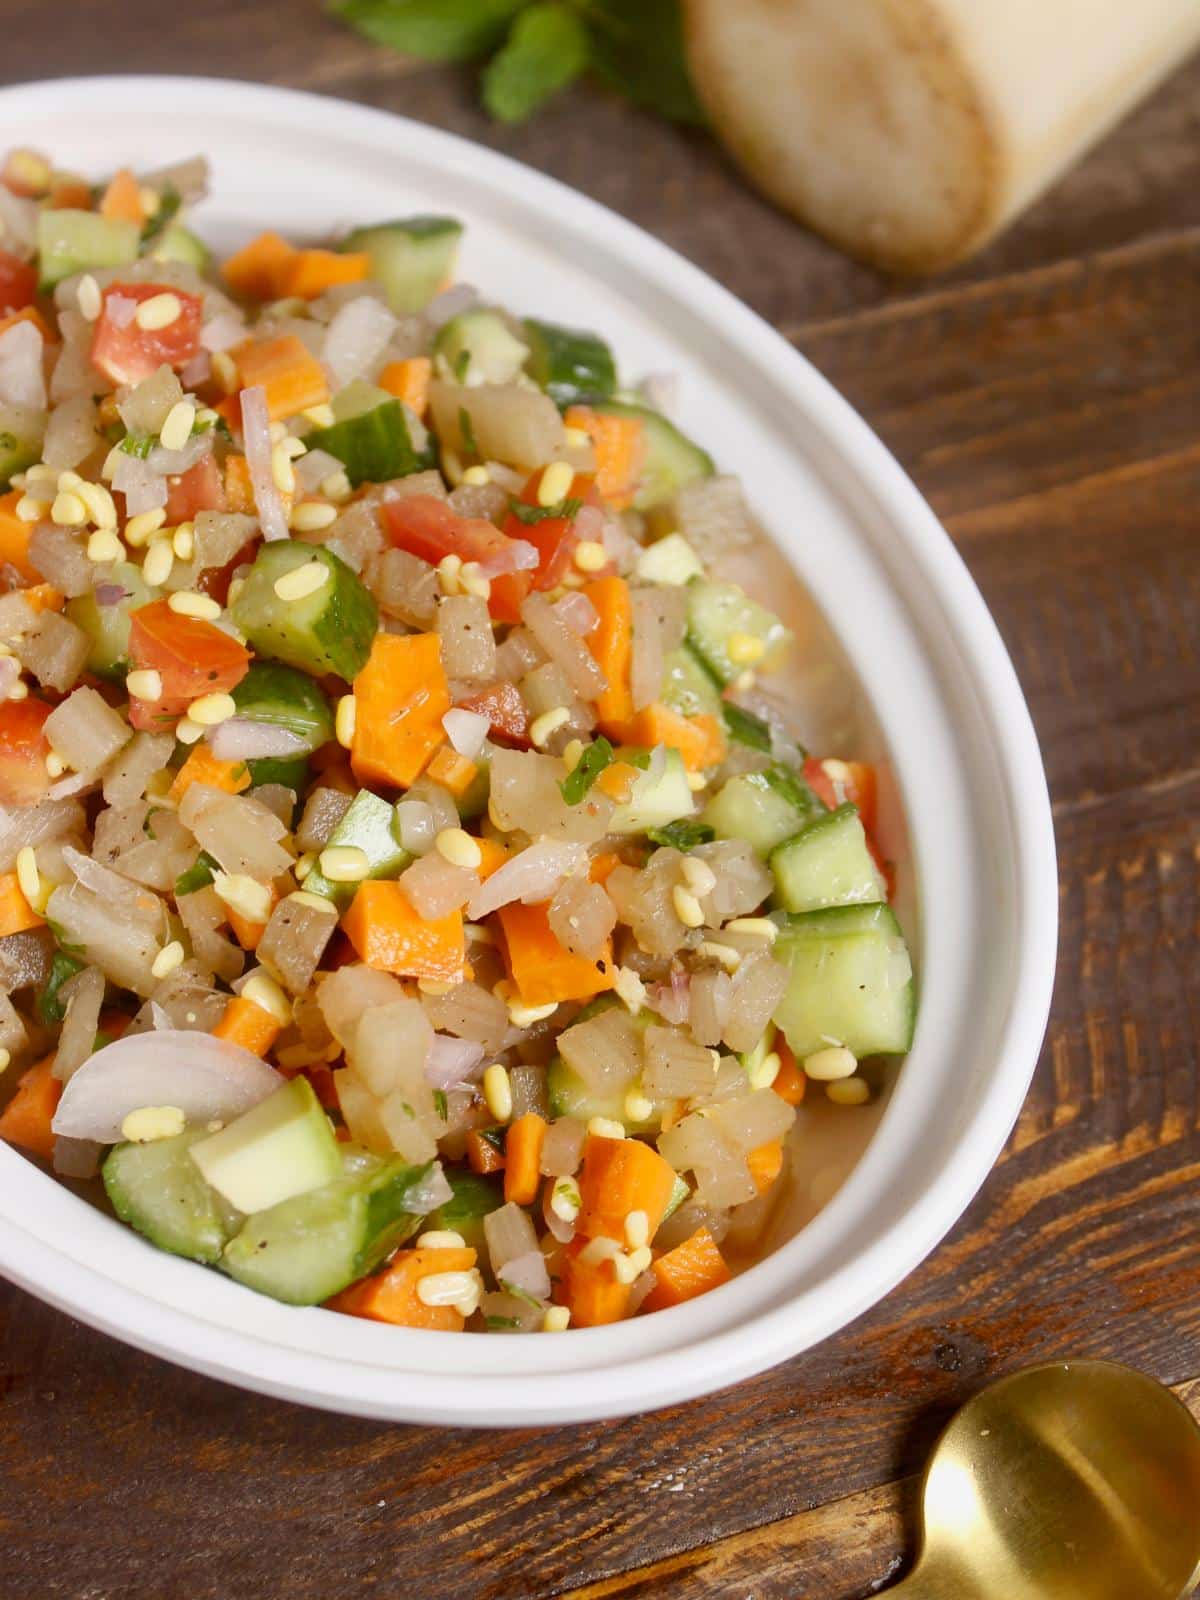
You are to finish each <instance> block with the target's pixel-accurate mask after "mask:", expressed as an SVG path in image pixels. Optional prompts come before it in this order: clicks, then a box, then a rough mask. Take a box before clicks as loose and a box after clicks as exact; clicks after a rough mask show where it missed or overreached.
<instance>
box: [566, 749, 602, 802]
mask: <svg viewBox="0 0 1200 1600" xmlns="http://www.w3.org/2000/svg"><path fill="white" fill-rule="evenodd" d="M612 759H613V747H612V745H611V744H609V742H608V740H607V739H603V738H601V739H595V740H593V742H592V743H591V744H589V745H588V747H587V749H586V750H585V751H584V752H583V754H582V755H581V756H580V758H579V760H578V761H577V762H576V764H575V766H574V768H573V770H572V771H570V772H569V773H568V774H567V776H566V777H565V778H564V779H563V780H562V782H561V783H560V784H559V786H558V787H559V788H560V789H561V790H562V797H563V799H564V800H565V801H566V802H567V804H568V805H569V806H577V805H578V804H579V803H580V801H581V800H582V799H583V797H584V795H586V794H587V792H588V790H589V789H590V788H591V787H592V785H593V784H594V783H595V781H596V779H597V778H598V777H599V776H600V774H601V773H602V772H603V771H604V769H605V767H607V766H610V765H611V763H612Z"/></svg>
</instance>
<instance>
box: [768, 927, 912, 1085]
mask: <svg viewBox="0 0 1200 1600" xmlns="http://www.w3.org/2000/svg"><path fill="white" fill-rule="evenodd" d="M772 954H773V956H774V957H775V959H776V961H779V962H782V963H783V965H784V966H785V967H787V968H788V971H789V977H788V986H787V989H786V991H785V993H784V996H783V999H782V1000H781V1001H780V1002H779V1004H778V1005H777V1006H776V1008H775V1018H774V1020H775V1022H776V1023H777V1024H778V1025H779V1027H780V1028H781V1029H782V1030H783V1033H784V1037H785V1038H786V1039H787V1042H788V1044H789V1045H790V1046H791V1049H792V1051H793V1052H794V1054H795V1055H796V1057H797V1059H798V1060H800V1061H803V1059H804V1057H805V1056H810V1055H814V1054H815V1053H816V1052H817V1051H818V1050H824V1049H826V1048H827V1047H828V1046H829V1045H831V1044H841V1045H845V1046H846V1048H847V1049H849V1050H852V1051H853V1052H854V1054H855V1055H856V1056H859V1057H862V1056H874V1055H901V1054H903V1052H904V1051H906V1050H908V1049H909V1048H910V1047H911V1045H912V1038H913V1028H914V1025H915V1022H916V1010H917V1004H916V983H915V981H914V978H913V971H912V962H911V960H910V958H909V954H908V947H907V945H906V944H905V942H904V935H903V934H902V933H901V931H900V925H899V923H898V922H897V921H896V918H895V916H894V915H893V913H892V911H891V909H890V908H889V907H888V906H885V905H861V906H837V907H835V908H834V909H832V910H829V911H808V912H805V913H803V914H802V915H799V916H793V917H789V918H788V920H787V922H786V923H785V924H784V926H783V928H782V929H781V930H780V934H779V937H778V938H777V939H776V941H775V945H774V948H773V950H772Z"/></svg>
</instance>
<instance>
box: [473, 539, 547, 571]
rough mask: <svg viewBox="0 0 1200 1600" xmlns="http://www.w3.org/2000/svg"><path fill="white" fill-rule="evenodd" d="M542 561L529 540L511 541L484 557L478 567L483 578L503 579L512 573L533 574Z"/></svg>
mask: <svg viewBox="0 0 1200 1600" xmlns="http://www.w3.org/2000/svg"><path fill="white" fill-rule="evenodd" d="M540 561H541V557H540V556H539V555H538V553H537V550H536V548H535V547H534V546H533V545H531V544H530V542H529V540H528V539H510V540H509V542H508V543H507V544H506V545H500V546H498V547H497V548H496V549H495V550H493V551H492V552H491V553H490V555H486V556H484V557H483V558H482V560H480V561H479V562H478V563H477V565H478V567H479V576H480V577H481V578H501V577H504V576H505V574H507V573H510V572H533V571H534V570H535V568H536V567H537V566H538V564H539V562H540Z"/></svg>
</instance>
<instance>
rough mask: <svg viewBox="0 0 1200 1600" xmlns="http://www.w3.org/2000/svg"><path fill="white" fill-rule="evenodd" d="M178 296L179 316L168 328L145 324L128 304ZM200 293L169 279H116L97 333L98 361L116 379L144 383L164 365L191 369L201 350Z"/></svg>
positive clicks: (94, 355)
mask: <svg viewBox="0 0 1200 1600" xmlns="http://www.w3.org/2000/svg"><path fill="white" fill-rule="evenodd" d="M159 294H173V295H174V296H175V298H176V299H177V300H178V301H179V307H180V310H179V315H178V316H177V317H176V318H175V320H174V321H173V322H169V323H168V324H167V326H166V327H165V328H143V327H142V326H141V325H140V324H139V323H138V322H137V320H136V313H135V315H133V316H130V315H129V314H128V311H129V308H128V305H127V304H125V302H128V301H130V300H136V301H137V303H138V305H140V304H141V303H142V302H143V301H144V300H152V299H153V298H154V296H155V295H159ZM200 311H201V303H200V296H199V295H195V294H185V293H184V291H183V290H182V289H175V288H173V287H172V286H171V285H170V284H168V283H112V284H109V286H108V288H107V289H105V291H104V305H103V308H102V310H101V312H100V315H99V317H98V318H97V320H96V331H95V333H94V334H93V335H92V365H93V366H94V367H95V368H96V369H97V370H98V371H100V372H102V373H103V374H104V375H105V377H106V378H108V379H110V380H111V381H112V382H113V383H141V381H142V379H143V378H148V377H149V376H150V375H151V373H154V372H157V371H158V369H159V367H161V366H164V365H165V366H168V367H175V368H176V369H178V368H179V367H185V366H186V365H187V364H188V362H189V361H190V360H191V359H192V357H193V356H195V355H198V354H199V352H200Z"/></svg>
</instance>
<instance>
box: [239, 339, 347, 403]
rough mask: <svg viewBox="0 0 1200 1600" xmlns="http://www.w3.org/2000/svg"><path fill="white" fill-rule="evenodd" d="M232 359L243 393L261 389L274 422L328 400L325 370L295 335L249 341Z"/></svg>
mask: <svg viewBox="0 0 1200 1600" xmlns="http://www.w3.org/2000/svg"><path fill="white" fill-rule="evenodd" d="M233 359H234V361H235V362H236V363H237V369H238V377H239V378H240V379H241V383H242V387H243V388H244V389H253V388H254V387H255V386H256V385H258V384H261V385H262V387H263V389H264V390H265V392H266V396H267V412H268V414H269V415H270V418H271V421H272V422H280V421H282V420H283V419H284V418H285V417H294V416H295V415H296V413H297V412H298V411H307V410H308V408H309V407H310V406H320V405H324V404H325V402H326V401H327V400H328V399H329V384H328V382H327V381H326V378H325V369H324V367H322V365H321V363H320V362H319V361H318V360H317V358H316V356H314V355H311V354H310V353H309V351H308V349H307V347H306V346H305V345H303V344H302V343H301V342H300V340H299V339H298V338H297V337H296V335H295V334H294V333H282V334H279V335H278V337H276V338H274V339H247V340H246V341H245V343H243V344H240V345H238V347H237V349H236V350H234V351H233ZM230 398H231V399H232V400H233V401H234V403H235V405H237V407H238V410H237V421H238V422H239V423H240V421H241V404H240V402H239V401H238V400H237V397H236V396H231V397H230ZM218 409H220V408H219V407H218Z"/></svg>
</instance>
